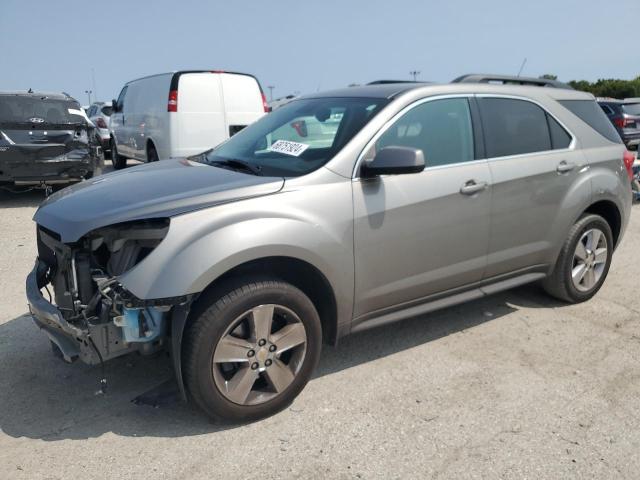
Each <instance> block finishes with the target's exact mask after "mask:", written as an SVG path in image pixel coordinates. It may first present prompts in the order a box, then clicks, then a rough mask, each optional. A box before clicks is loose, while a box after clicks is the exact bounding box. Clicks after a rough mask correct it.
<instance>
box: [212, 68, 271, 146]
mask: <svg viewBox="0 0 640 480" xmlns="http://www.w3.org/2000/svg"><path fill="white" fill-rule="evenodd" d="M219 77H220V80H221V82H222V92H223V95H224V107H225V112H226V128H227V134H228V135H229V136H232V135H233V134H235V133H237V132H239V131H240V130H242V129H243V128H244V127H246V126H247V125H249V124H251V123H253V122H255V121H256V120H257V119H259V118H260V117H261V116H263V115H264V113H265V112H264V105H263V103H262V90H261V89H260V85H259V84H258V81H257V80H256V79H255V78H254V77H252V76H251V75H240V74H234V73H221V74H219Z"/></svg>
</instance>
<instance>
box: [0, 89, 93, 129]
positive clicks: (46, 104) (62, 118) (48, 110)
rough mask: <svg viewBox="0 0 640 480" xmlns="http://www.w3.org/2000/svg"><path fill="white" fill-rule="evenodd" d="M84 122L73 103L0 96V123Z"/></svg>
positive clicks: (20, 96)
mask: <svg viewBox="0 0 640 480" xmlns="http://www.w3.org/2000/svg"><path fill="white" fill-rule="evenodd" d="M70 110H71V111H70ZM73 111H76V112H78V113H73ZM84 121H85V120H84V117H83V116H82V114H81V113H80V105H79V104H78V102H75V101H68V100H58V99H51V98H47V97H35V96H25V95H0V123H18V124H45V123H46V124H70V123H84Z"/></svg>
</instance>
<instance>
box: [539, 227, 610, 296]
mask: <svg viewBox="0 0 640 480" xmlns="http://www.w3.org/2000/svg"><path fill="white" fill-rule="evenodd" d="M596 231H597V232H600V236H598V237H597V238H598V239H597V240H596V239H595V238H596V234H595V233H593V234H592V235H593V236H591V237H589V235H590V232H596ZM602 239H604V240H602ZM579 242H580V243H581V244H582V246H583V247H585V248H584V252H581V253H579V250H582V248H580V249H579V246H578V243H579ZM590 242H591V244H590ZM593 243H595V248H594V245H593ZM613 247H614V244H613V234H612V232H611V227H610V226H609V224H608V223H607V221H606V220H605V219H604V218H602V217H601V216H599V215H593V214H585V215H583V216H582V217H580V218H579V219H578V221H577V222H576V223H575V224H574V225H573V227H572V228H571V230H570V231H569V235H568V237H567V240H566V241H565V242H564V245H563V246H562V250H561V251H560V256H559V257H558V260H557V262H556V265H555V268H554V270H553V272H552V273H551V275H549V277H547V278H546V279H545V280H543V282H542V286H543V287H544V289H545V290H546V292H547V293H548V294H549V295H551V296H553V297H555V298H557V299H559V300H563V301H565V302H568V303H579V302H584V301H586V300H589V299H590V298H591V297H593V296H594V295H595V294H596V293H597V292H598V290H600V287H602V284H603V283H604V281H605V279H606V278H607V274H608V273H609V267H610V265H611V258H612V254H613ZM602 248H605V249H606V251H605V252H604V255H605V256H604V257H603V252H602ZM596 253H597V255H596ZM581 256H582V257H585V258H586V260H582V259H581V258H580V257H581ZM581 266H582V267H584V268H580V267H581ZM591 272H592V273H593V276H591ZM574 274H575V276H574ZM581 275H582V276H581ZM574 278H575V279H574ZM579 279H581V280H579ZM578 280H579V281H578Z"/></svg>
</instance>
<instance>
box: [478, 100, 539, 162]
mask: <svg viewBox="0 0 640 480" xmlns="http://www.w3.org/2000/svg"><path fill="white" fill-rule="evenodd" d="M478 101H479V103H480V111H481V114H482V123H483V127H484V134H485V142H486V149H487V156H488V157H489V158H492V157H505V156H508V155H522V154H525V153H533V152H543V151H546V150H551V136H550V134H549V127H548V126H547V118H546V117H547V115H546V113H545V111H544V110H542V109H541V108H540V107H539V106H537V105H535V104H533V103H531V102H527V101H525V100H512V99H508V98H479V99H478Z"/></svg>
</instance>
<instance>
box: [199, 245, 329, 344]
mask: <svg viewBox="0 0 640 480" xmlns="http://www.w3.org/2000/svg"><path fill="white" fill-rule="evenodd" d="M260 277H263V278H266V277H277V278H279V279H281V280H283V281H285V282H287V283H290V284H292V285H293V286H295V287H297V288H299V289H300V290H301V291H302V292H303V293H304V294H305V295H306V296H307V297H309V299H310V300H311V302H312V303H313V304H314V306H315V307H316V309H317V310H318V315H319V316H320V322H321V325H322V337H323V342H324V343H329V344H335V343H336V341H337V331H338V308H337V300H336V295H335V292H334V290H333V287H332V286H331V284H330V282H329V280H328V279H327V277H326V276H325V275H324V274H323V273H322V272H321V271H320V269H318V268H317V267H316V266H314V265H312V264H311V263H309V262H307V261H305V260H301V259H299V258H295V257H288V256H269V257H262V258H257V259H254V260H249V261H246V262H244V263H241V264H239V265H236V266H234V267H232V268H230V269H229V270H227V271H226V272H224V273H223V274H222V275H220V276H218V277H217V278H215V279H214V280H213V281H212V282H211V283H210V284H209V285H207V287H206V288H205V289H204V290H203V291H202V293H201V294H200V295H199V296H198V298H197V299H196V301H195V302H194V304H193V306H192V309H191V314H190V317H192V316H194V315H198V314H199V313H200V312H201V311H202V310H203V308H206V304H208V300H209V299H211V298H212V297H218V296H222V295H224V294H225V293H226V292H227V291H228V290H231V289H233V288H235V287H236V286H238V284H239V283H241V282H243V281H244V279H246V278H260ZM188 322H189V320H188V321H187V324H188Z"/></svg>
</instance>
